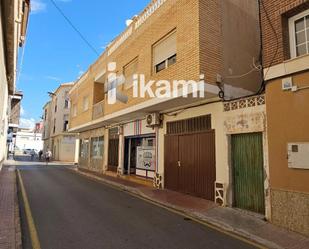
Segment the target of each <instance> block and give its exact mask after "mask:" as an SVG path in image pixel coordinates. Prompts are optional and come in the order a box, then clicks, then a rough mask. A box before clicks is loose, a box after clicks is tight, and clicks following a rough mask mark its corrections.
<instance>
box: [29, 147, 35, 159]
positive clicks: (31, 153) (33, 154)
mask: <svg viewBox="0 0 309 249" xmlns="http://www.w3.org/2000/svg"><path fill="white" fill-rule="evenodd" d="M30 156H31V161H33V160H34V156H35V151H34V149H32V150H31V151H30Z"/></svg>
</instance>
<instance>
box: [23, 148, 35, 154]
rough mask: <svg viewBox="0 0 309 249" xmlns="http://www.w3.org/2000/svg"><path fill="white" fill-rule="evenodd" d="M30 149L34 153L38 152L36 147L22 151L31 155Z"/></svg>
mask: <svg viewBox="0 0 309 249" xmlns="http://www.w3.org/2000/svg"><path fill="white" fill-rule="evenodd" d="M32 150H34V152H35V155H37V154H38V151H37V150H36V149H24V151H23V153H24V155H31V151H32Z"/></svg>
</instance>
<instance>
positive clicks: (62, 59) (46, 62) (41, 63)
mask: <svg viewBox="0 0 309 249" xmlns="http://www.w3.org/2000/svg"><path fill="white" fill-rule="evenodd" d="M54 1H56V3H57V4H58V6H59V7H60V8H61V9H62V10H63V12H64V13H65V14H66V16H67V17H69V19H70V20H71V21H72V22H73V23H74V25H75V26H76V27H77V28H78V30H79V31H80V32H81V33H82V34H83V35H84V36H85V37H86V38H87V40H88V41H89V42H90V43H91V44H92V45H93V46H94V47H95V49H96V50H97V51H99V52H100V53H101V52H103V51H104V48H105V46H106V45H107V44H108V43H109V42H110V41H111V40H113V39H114V38H115V37H116V36H117V35H118V34H119V33H120V32H122V31H123V30H124V28H125V26H126V25H125V21H126V20H127V19H130V18H132V17H133V16H134V15H136V14H138V13H139V12H140V11H142V10H143V9H144V8H145V7H146V6H147V4H148V3H149V0H134V1H127V0H113V1H105V0H54ZM31 2H32V13H31V15H30V20H29V26H28V33H27V39H26V45H25V47H24V56H22V54H23V49H21V50H20V51H19V64H20V65H22V66H21V72H20V76H19V80H18V82H17V88H18V89H19V90H22V91H23V92H24V99H23V101H22V118H21V125H22V126H31V125H33V123H34V122H35V121H38V120H39V119H40V118H39V117H40V116H41V115H42V107H43V105H44V104H45V103H46V101H47V100H48V95H47V92H48V91H53V90H55V89H56V88H57V86H58V85H59V84H60V83H61V82H69V81H75V80H76V79H77V78H78V76H79V75H80V74H82V73H83V72H84V71H85V70H87V68H88V66H89V65H90V64H92V63H93V62H94V61H95V60H96V58H97V55H96V54H95V53H94V52H93V51H92V50H91V49H90V48H89V47H88V46H87V45H86V44H85V43H84V42H83V41H82V40H81V39H80V37H79V36H78V35H77V34H76V32H75V31H74V30H73V29H72V28H71V27H70V26H69V24H68V23H67V22H66V21H65V19H64V18H63V17H62V16H61V15H60V14H59V12H58V11H57V10H56V9H55V7H54V6H53V5H52V4H51V2H50V0H32V1H31ZM22 57H23V59H22ZM21 61H22V63H21Z"/></svg>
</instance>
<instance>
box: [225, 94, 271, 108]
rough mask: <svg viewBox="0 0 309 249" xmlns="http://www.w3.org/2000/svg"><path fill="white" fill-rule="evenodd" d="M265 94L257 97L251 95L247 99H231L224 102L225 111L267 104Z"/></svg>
mask: <svg viewBox="0 0 309 249" xmlns="http://www.w3.org/2000/svg"><path fill="white" fill-rule="evenodd" d="M265 103H266V101H265V96H264V95H259V96H255V97H250V98H246V99H240V100H237V101H230V102H226V103H224V111H225V112H228V111H234V110H238V109H243V108H249V107H255V106H260V105H265Z"/></svg>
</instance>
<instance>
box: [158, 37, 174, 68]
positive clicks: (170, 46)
mask: <svg viewBox="0 0 309 249" xmlns="http://www.w3.org/2000/svg"><path fill="white" fill-rule="evenodd" d="M176 52H177V45H176V32H173V33H172V34H169V35H168V36H166V37H165V38H163V39H162V40H161V41H159V42H158V43H157V44H155V45H154V47H153V64H154V66H155V65H158V64H159V63H161V62H163V61H165V60H166V59H168V58H170V57H171V56H173V55H174V54H176Z"/></svg>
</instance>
